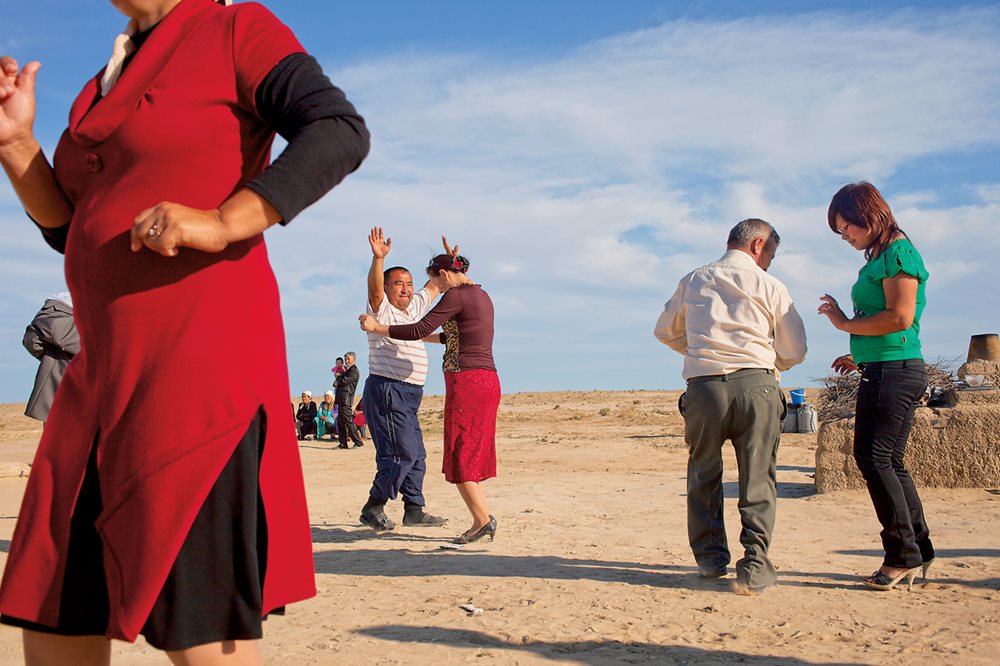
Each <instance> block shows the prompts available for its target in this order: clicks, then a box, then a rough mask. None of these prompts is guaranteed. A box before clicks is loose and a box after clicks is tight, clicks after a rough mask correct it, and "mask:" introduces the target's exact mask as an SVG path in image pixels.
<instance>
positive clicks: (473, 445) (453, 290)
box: [360, 242, 500, 544]
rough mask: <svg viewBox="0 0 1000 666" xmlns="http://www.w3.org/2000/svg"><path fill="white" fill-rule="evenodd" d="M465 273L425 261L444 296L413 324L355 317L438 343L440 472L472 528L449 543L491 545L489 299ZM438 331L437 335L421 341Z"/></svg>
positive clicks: (451, 264)
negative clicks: (487, 488) (441, 429)
mask: <svg viewBox="0 0 1000 666" xmlns="http://www.w3.org/2000/svg"><path fill="white" fill-rule="evenodd" d="M445 248H446V249H447V248H448V246H447V242H446V243H445ZM456 249H457V247H456ZM468 270H469V261H468V260H467V259H466V258H465V257H462V256H460V255H457V254H453V253H452V252H448V253H447V254H439V255H438V256H436V257H434V258H433V259H431V263H430V265H429V266H428V267H427V275H429V276H430V278H431V280H432V281H433V282H434V285H435V286H436V287H437V288H438V289H439V290H440V291H441V293H442V294H444V295H443V296H442V297H441V300H440V301H439V302H438V304H437V305H435V306H434V307H433V308H432V309H431V310H430V312H428V313H427V314H426V315H424V318H423V319H421V320H420V321H419V322H417V323H415V324H405V325H398V326H387V325H385V324H380V323H378V321H377V320H376V319H375V318H374V317H372V316H370V315H362V316H361V317H360V321H361V328H362V329H364V330H365V331H368V332H369V333H376V334H378V335H384V336H387V337H390V338H395V339H397V340H424V339H426V341H428V342H430V341H433V342H442V343H444V345H445V351H444V381H445V402H444V462H443V465H442V471H443V472H444V478H445V479H447V481H448V482H449V483H454V484H455V485H456V486H458V492H459V494H461V496H462V499H463V500H464V501H465V505H466V507H468V509H469V513H471V514H472V527H470V528H469V529H468V530H466V531H465V532H464V533H463V534H461V535H460V536H459V537H458V538H456V539H455V540H454V543H456V544H466V543H472V542H474V541H478V540H479V539H482V538H483V537H489V539H490V541H492V540H493V537H494V536H495V535H496V531H497V521H496V518H494V517H493V516H492V515H491V514H490V511H489V506H488V505H487V503H486V493H485V492H484V491H483V488H482V486H481V485H480V483H481V482H482V481H485V480H486V479H492V478H493V477H495V476H496V475H497V447H496V431H497V409H498V408H499V406H500V380H499V378H498V377H497V370H496V364H495V363H494V362H493V301H491V300H490V297H489V295H488V294H487V293H486V292H485V291H484V290H483V288H482V287H480V286H479V285H478V284H475V283H474V282H473V281H472V280H470V279H469V277H468V275H466V272H468ZM439 326H440V327H441V328H442V329H443V331H444V332H443V333H441V334H440V335H439V336H433V337H432V338H428V336H429V335H430V334H431V333H432V332H433V331H434V330H435V329H437V328H438V327H439Z"/></svg>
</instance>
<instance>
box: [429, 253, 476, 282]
mask: <svg viewBox="0 0 1000 666" xmlns="http://www.w3.org/2000/svg"><path fill="white" fill-rule="evenodd" d="M441 271H450V272H452V273H468V272H469V260H468V259H466V258H465V257H463V256H462V255H460V254H456V255H455V256H451V255H450V254H439V255H437V256H436V257H434V258H432V259H431V263H430V265H428V266H427V274H428V275H430V276H431V277H434V276H436V275H438V274H439V273H440V272H441Z"/></svg>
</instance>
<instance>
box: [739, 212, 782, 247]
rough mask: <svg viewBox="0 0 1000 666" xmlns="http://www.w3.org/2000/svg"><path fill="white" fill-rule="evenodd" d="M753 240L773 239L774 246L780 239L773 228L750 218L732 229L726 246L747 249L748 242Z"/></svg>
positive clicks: (762, 221) (759, 220)
mask: <svg viewBox="0 0 1000 666" xmlns="http://www.w3.org/2000/svg"><path fill="white" fill-rule="evenodd" d="M755 238H764V239H765V240H766V239H767V238H773V239H774V244H775V245H776V246H777V245H778V244H780V243H781V237H780V236H778V232H777V231H775V230H774V227H772V226H771V225H770V224H768V223H767V222H765V221H764V220H761V219H758V218H756V217H750V218H747V219H745V220H743V221H742V222H740V223H739V224H737V225H736V226H735V227H733V228H732V231H730V232H729V240H728V241H726V244H727V245H728V246H729V247H732V248H737V247H749V246H750V242H751V241H752V240H753V239H755Z"/></svg>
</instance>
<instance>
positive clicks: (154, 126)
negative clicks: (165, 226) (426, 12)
mask: <svg viewBox="0 0 1000 666" xmlns="http://www.w3.org/2000/svg"><path fill="white" fill-rule="evenodd" d="M302 51H303V49H302V47H301V46H300V45H299V43H298V41H297V40H296V39H295V37H294V36H293V35H292V33H291V32H290V31H289V30H288V28H287V27H285V26H284V25H282V24H281V23H280V22H279V21H278V20H277V19H276V18H275V17H274V16H273V15H271V14H270V13H269V12H268V11H267V10H266V9H264V8H263V7H261V6H260V5H256V4H251V3H245V4H239V5H236V6H233V7H229V8H223V7H220V6H218V5H216V4H215V2H213V1H212V0H183V1H182V2H181V3H180V4H178V5H177V6H176V7H175V8H174V9H173V10H172V11H171V12H170V14H168V15H167V16H166V17H165V18H164V19H163V20H162V21H161V22H160V23H159V24H158V25H157V26H156V28H155V29H154V30H153V32H152V33H151V34H150V36H149V38H148V39H147V41H146V42H145V43H144V44H143V46H142V48H141V49H140V50H139V52H138V53H137V54H136V56H135V58H134V60H133V61H132V62H131V63H130V65H129V66H128V68H127V69H126V70H125V72H124V74H123V75H122V77H121V79H120V80H119V81H118V84H117V85H116V86H115V88H114V89H113V90H112V91H111V92H110V93H109V94H108V96H107V97H106V98H104V99H101V100H99V101H97V103H96V104H95V103H94V100H95V99H97V97H98V94H99V88H100V85H99V76H98V77H97V78H95V79H93V80H91V81H90V82H88V83H87V85H86V86H85V87H84V89H83V92H81V93H80V96H79V97H78V98H77V100H76V102H75V103H74V105H73V108H72V111H71V113H70V123H69V129H68V130H67V131H66V132H65V133H64V134H63V137H62V139H61V140H60V142H59V147H58V149H57V151H56V154H55V159H54V164H55V171H56V177H57V178H58V180H59V183H60V185H61V186H62V188H63V190H64V191H65V192H66V194H67V196H68V197H69V199H70V201H71V202H72V204H73V217H72V220H71V226H70V231H69V239H68V242H67V248H66V279H67V282H68V284H69V287H70V291H71V292H72V294H73V300H74V305H75V306H76V307H75V310H76V321H77V325H78V328H79V330H80V336H81V340H82V350H81V352H80V354H78V355H77V357H76V358H75V359H74V361H73V362H72V363H71V364H70V366H69V369H68V371H67V374H66V376H65V378H64V379H63V383H62V385H61V386H60V388H59V392H58V394H57V395H56V399H55V403H54V404H53V408H52V412H51V415H50V418H49V422H48V424H47V425H48V427H46V429H45V433H44V435H43V436H42V440H41V442H40V444H39V447H38V452H37V454H36V457H35V461H34V464H33V466H32V470H31V476H30V478H29V481H28V486H27V489H26V492H25V497H24V501H23V504H22V507H21V513H20V516H19V519H18V523H17V527H16V529H15V532H14V537H13V540H12V542H11V547H10V556H9V558H8V561H7V568H6V571H5V573H4V579H3V585H2V588H0V612H3V613H4V614H6V615H10V616H13V617H17V618H21V619H24V620H29V621H33V622H37V623H40V624H46V625H54V624H55V622H56V618H57V617H58V613H59V595H60V589H61V585H62V579H63V572H64V571H65V566H66V557H65V554H66V547H67V542H68V535H69V527H70V518H71V515H72V512H73V507H74V503H75V500H76V497H77V493H78V492H79V489H80V485H81V482H82V479H83V475H84V471H85V468H86V464H87V459H88V454H89V452H90V450H91V445H92V444H95V442H96V446H97V466H98V476H99V479H100V489H101V497H102V500H103V512H102V514H101V516H100V518H99V519H98V521H97V529H98V532H99V533H100V535H101V539H102V541H103V543H104V567H105V571H106V574H107V581H108V593H109V597H110V604H111V612H110V618H109V623H108V630H107V637H108V638H120V639H125V640H134V639H135V637H136V635H137V633H138V632H139V630H140V629H141V628H142V625H143V622H144V621H145V620H146V617H147V616H148V615H149V611H150V609H151V607H152V605H153V603H154V601H155V600H156V597H157V595H158V593H159V591H160V589H161V588H162V586H163V582H164V580H165V579H166V577H167V574H168V572H169V570H170V568H171V565H172V564H173V561H174V559H175V558H176V556H177V552H178V551H179V549H180V547H181V544H182V542H183V540H184V537H185V535H186V534H187V532H188V529H189V528H190V526H191V524H192V522H193V520H194V517H195V515H196V514H197V513H198V510H199V508H200V507H201V505H202V504H203V502H204V500H205V497H206V496H207V495H208V492H209V490H210V489H211V487H212V485H213V483H214V481H215V480H216V478H217V477H218V475H219V472H220V471H221V470H222V468H223V467H224V466H225V464H226V462H227V461H228V460H229V458H230V456H231V454H232V453H233V450H234V449H235V447H236V444H237V443H238V442H239V440H240V438H241V436H242V435H243V434H244V432H245V431H246V430H247V426H248V425H249V424H250V423H251V421H252V420H253V418H254V416H255V414H256V413H257V410H258V409H259V408H260V407H263V410H264V412H265V413H266V416H267V435H266V446H265V447H264V452H263V457H262V460H261V465H260V480H259V483H260V492H261V495H262V497H263V502H264V509H265V512H266V515H267V530H268V552H267V572H266V578H265V581H264V589H263V593H264V609H263V610H264V612H265V613H266V612H268V611H270V610H272V609H274V608H277V607H280V606H283V605H286V604H288V603H291V602H293V601H298V600H301V599H305V598H308V597H310V596H312V595H314V594H315V582H314V577H313V560H312V547H311V538H310V532H309V519H308V515H307V511H306V502H305V492H304V487H303V481H302V468H301V463H300V461H299V454H298V448H297V443H296V439H295V429H294V424H293V422H292V419H291V414H290V413H289V410H288V396H289V394H290V390H289V386H288V371H287V367H286V360H285V340H284V331H283V328H282V322H281V316H280V311H279V304H278V289H277V284H276V282H275V279H274V275H273V273H272V271H271V267H270V264H269V262H268V259H267V249H266V247H265V245H264V239H263V236H257V237H255V238H252V239H250V240H247V241H243V242H240V243H235V244H233V245H231V246H229V247H228V248H227V249H226V250H225V251H223V252H221V253H219V254H207V253H202V252H197V251H194V250H187V249H182V250H181V252H180V255H179V256H177V257H173V258H167V257H163V256H160V255H158V254H154V253H153V252H150V251H148V250H145V249H144V250H143V251H141V252H138V253H133V252H131V251H130V250H129V229H130V228H131V226H132V220H133V219H134V218H135V217H136V215H137V214H138V213H139V212H140V211H142V210H144V209H145V208H147V207H150V206H153V205H155V204H157V203H159V202H161V201H173V202H177V203H181V204H184V205H187V206H192V207H195V208H201V209H210V208H216V207H218V206H219V204H221V203H222V202H223V201H224V200H225V199H227V198H228V197H229V196H230V195H231V194H232V193H234V192H236V191H237V190H239V189H241V188H242V187H243V186H244V184H246V183H247V182H248V181H250V180H251V179H252V178H253V177H255V176H256V175H257V174H259V173H260V172H261V171H262V170H263V169H264V168H265V167H266V165H267V163H268V159H269V154H270V148H271V141H272V139H273V137H274V133H273V131H272V130H271V129H270V128H269V127H267V126H266V125H265V124H264V123H263V122H262V121H261V120H260V118H259V117H258V116H257V115H256V113H255V109H254V92H255V90H256V87H257V84H258V83H259V82H260V81H261V80H262V79H263V78H264V77H265V75H266V74H267V73H268V72H269V71H270V70H271V69H272V68H273V67H274V66H275V65H276V64H277V63H278V62H280V61H281V60H282V59H283V58H284V57H286V56H288V55H290V54H292V53H297V52H302ZM220 395H223V396H225V397H226V399H225V400H219V399H218V397H219V396H220Z"/></svg>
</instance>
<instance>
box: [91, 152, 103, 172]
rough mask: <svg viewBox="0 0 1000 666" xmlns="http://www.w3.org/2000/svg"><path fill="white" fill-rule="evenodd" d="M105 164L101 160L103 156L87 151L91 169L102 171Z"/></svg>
mask: <svg viewBox="0 0 1000 666" xmlns="http://www.w3.org/2000/svg"><path fill="white" fill-rule="evenodd" d="M103 166H104V163H103V162H101V156H100V155H97V154H95V153H87V168H88V169H90V170H91V171H100V170H101V168H102V167H103Z"/></svg>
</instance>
